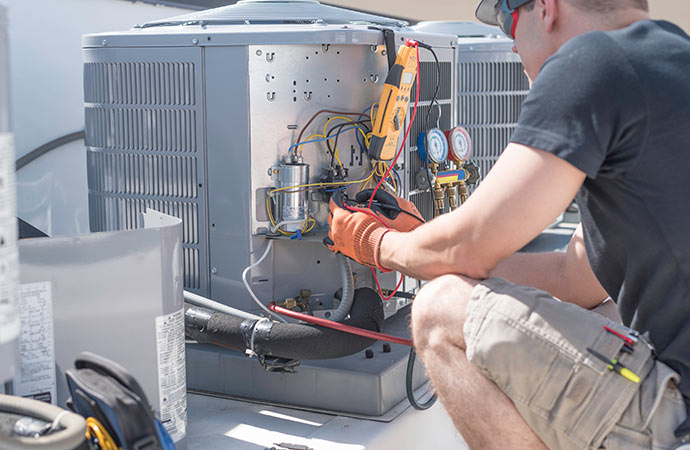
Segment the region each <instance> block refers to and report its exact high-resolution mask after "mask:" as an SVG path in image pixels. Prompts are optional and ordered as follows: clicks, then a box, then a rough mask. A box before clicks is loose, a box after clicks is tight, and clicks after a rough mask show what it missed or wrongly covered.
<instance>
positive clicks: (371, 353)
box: [364, 348, 374, 359]
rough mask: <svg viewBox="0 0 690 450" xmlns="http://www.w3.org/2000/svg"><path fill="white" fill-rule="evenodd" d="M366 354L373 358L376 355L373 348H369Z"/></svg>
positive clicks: (368, 357)
mask: <svg viewBox="0 0 690 450" xmlns="http://www.w3.org/2000/svg"><path fill="white" fill-rule="evenodd" d="M364 356H366V357H367V359H372V358H373V357H374V351H373V350H372V349H370V348H368V349H366V351H365V352H364Z"/></svg>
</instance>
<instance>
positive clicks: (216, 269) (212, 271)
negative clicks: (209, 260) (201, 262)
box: [211, 267, 218, 275]
mask: <svg viewBox="0 0 690 450" xmlns="http://www.w3.org/2000/svg"><path fill="white" fill-rule="evenodd" d="M211 273H212V274H213V275H215V274H217V273H218V268H217V267H211Z"/></svg>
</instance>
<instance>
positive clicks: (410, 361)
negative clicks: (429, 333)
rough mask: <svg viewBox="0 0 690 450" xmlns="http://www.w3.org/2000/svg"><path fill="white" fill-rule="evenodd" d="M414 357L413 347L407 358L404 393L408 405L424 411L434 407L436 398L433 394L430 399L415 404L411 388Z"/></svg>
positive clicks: (415, 400)
mask: <svg viewBox="0 0 690 450" xmlns="http://www.w3.org/2000/svg"><path fill="white" fill-rule="evenodd" d="M415 355H416V353H415V351H414V347H411V348H410V356H409V357H408V358H407V371H406V373H405V391H406V392H407V400H408V401H409V402H410V405H412V407H413V408H414V409H418V410H420V411H424V410H425V409H429V408H431V407H432V406H433V405H434V403H436V400H437V398H438V397H437V396H436V393H435V392H434V394H433V395H432V396H431V398H429V400H427V401H426V402H424V403H421V404H420V403H419V402H417V399H416V398H414V389H413V388H412V374H413V371H414V361H415V359H416V358H415Z"/></svg>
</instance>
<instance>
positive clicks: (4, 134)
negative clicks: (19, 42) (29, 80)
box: [0, 0, 20, 382]
mask: <svg viewBox="0 0 690 450" xmlns="http://www.w3.org/2000/svg"><path fill="white" fill-rule="evenodd" d="M6 5H7V3H6V2H5V1H4V0H0V382H3V381H7V380H9V379H11V378H12V377H13V376H14V374H15V373H16V371H17V368H18V351H17V345H18V337H19V331H20V329H19V326H20V323H19V311H18V309H17V306H16V304H17V295H18V294H17V280H18V273H17V269H18V262H17V217H16V193H15V182H14V145H13V140H12V134H11V133H10V102H9V93H10V90H9V64H8V63H9V55H8V45H7V35H8V30H7V28H8V27H7V6H6Z"/></svg>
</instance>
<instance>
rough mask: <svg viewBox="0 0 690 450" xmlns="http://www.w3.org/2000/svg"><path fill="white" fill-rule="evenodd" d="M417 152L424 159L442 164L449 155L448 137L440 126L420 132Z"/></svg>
mask: <svg viewBox="0 0 690 450" xmlns="http://www.w3.org/2000/svg"><path fill="white" fill-rule="evenodd" d="M417 152H419V157H420V158H422V161H425V162H429V163H433V164H441V163H442V162H443V161H445V160H446V158H447V157H448V139H446V135H445V134H444V133H443V131H441V129H440V128H432V129H431V130H429V131H426V132H421V133H419V137H418V138H417Z"/></svg>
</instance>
